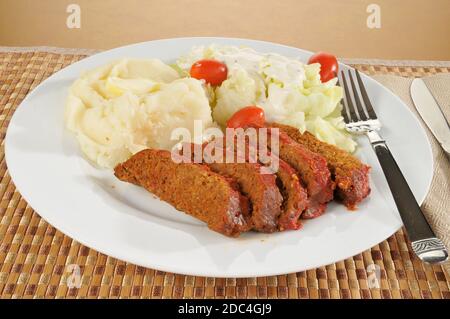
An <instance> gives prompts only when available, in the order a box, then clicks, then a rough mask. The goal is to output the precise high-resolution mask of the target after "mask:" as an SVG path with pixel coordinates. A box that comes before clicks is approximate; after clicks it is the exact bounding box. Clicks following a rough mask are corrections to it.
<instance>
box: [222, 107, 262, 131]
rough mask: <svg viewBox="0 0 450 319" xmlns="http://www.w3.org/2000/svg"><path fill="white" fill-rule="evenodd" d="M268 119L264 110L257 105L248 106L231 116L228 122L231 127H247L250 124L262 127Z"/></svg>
mask: <svg viewBox="0 0 450 319" xmlns="http://www.w3.org/2000/svg"><path fill="white" fill-rule="evenodd" d="M265 122H266V119H265V117H264V110H263V109H262V108H260V107H257V106H246V107H244V108H242V109H240V110H239V111H237V112H236V113H234V114H233V116H231V117H230V119H229V120H228V122H227V127H229V128H239V127H242V128H245V127H248V126H256V127H262V126H264V123H265Z"/></svg>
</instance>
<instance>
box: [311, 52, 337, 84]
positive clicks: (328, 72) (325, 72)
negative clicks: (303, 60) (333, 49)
mask: <svg viewBox="0 0 450 319" xmlns="http://www.w3.org/2000/svg"><path fill="white" fill-rule="evenodd" d="M312 63H319V64H320V80H321V81H322V82H323V83H325V82H327V81H329V80H331V79H333V78H335V77H336V76H337V73H338V62H337V59H336V57H335V56H334V55H332V54H329V53H325V52H318V53H316V54H314V55H313V56H312V57H310V58H309V60H308V64H312Z"/></svg>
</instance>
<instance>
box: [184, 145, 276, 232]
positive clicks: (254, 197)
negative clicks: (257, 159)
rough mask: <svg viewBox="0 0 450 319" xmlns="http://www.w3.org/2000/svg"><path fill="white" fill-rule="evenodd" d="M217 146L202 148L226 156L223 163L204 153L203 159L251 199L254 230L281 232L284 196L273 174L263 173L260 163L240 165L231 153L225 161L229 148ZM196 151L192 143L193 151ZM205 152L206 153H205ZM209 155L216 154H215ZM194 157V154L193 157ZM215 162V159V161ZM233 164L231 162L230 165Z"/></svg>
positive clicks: (245, 162) (243, 161) (204, 146)
mask: <svg viewBox="0 0 450 319" xmlns="http://www.w3.org/2000/svg"><path fill="white" fill-rule="evenodd" d="M222 141H223V144H219V145H217V144H216V143H217V140H216V141H212V142H209V143H205V144H203V145H202V149H203V150H205V149H206V148H207V147H208V148H211V149H214V150H217V151H219V152H221V153H222V154H223V160H217V158H211V157H208V155H207V154H203V155H204V156H203V160H204V162H205V164H206V165H208V166H209V167H210V168H211V170H212V171H214V172H216V173H218V174H221V175H223V176H226V177H228V178H231V179H233V180H235V181H236V182H237V183H238V184H239V189H240V191H241V192H242V193H243V194H244V195H245V196H247V197H248V198H249V200H250V204H251V224H252V228H253V230H256V231H259V232H264V233H272V232H274V231H276V230H277V229H278V217H279V216H280V214H281V204H282V202H283V197H282V195H281V193H280V190H279V189H278V186H277V183H276V176H275V175H274V174H262V173H261V172H262V170H261V168H262V166H261V164H259V163H250V162H248V161H246V159H245V158H242V159H241V162H238V160H237V154H236V153H235V152H230V154H231V155H230V156H231V157H230V158H229V160H228V162H229V163H227V162H226V161H225V158H226V156H227V155H226V152H227V145H226V143H225V140H222ZM194 149H195V145H194V144H192V147H191V150H194ZM205 153H206V152H205ZM210 155H213V156H214V155H215V152H212V154H210ZM192 156H193V157H194V155H192ZM215 159H216V160H215ZM230 162H231V163H230Z"/></svg>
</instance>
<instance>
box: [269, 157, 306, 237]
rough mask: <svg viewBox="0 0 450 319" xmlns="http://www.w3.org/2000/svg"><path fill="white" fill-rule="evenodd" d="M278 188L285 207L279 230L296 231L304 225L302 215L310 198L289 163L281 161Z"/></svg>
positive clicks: (279, 220) (279, 221) (280, 218)
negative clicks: (301, 219)
mask: <svg viewBox="0 0 450 319" xmlns="http://www.w3.org/2000/svg"><path fill="white" fill-rule="evenodd" d="M276 174H277V181H278V187H279V189H280V190H281V194H282V195H283V205H282V211H281V214H280V217H279V218H278V230H280V231H283V230H291V229H292V230H296V229H299V228H300V227H301V226H302V224H301V222H300V220H299V219H300V215H301V214H302V213H303V211H305V209H306V208H307V207H308V204H309V203H308V197H307V193H306V190H305V188H304V187H303V186H302V185H301V183H300V179H299V176H298V175H297V172H296V171H295V170H294V169H293V168H292V166H290V165H289V164H288V163H286V162H285V161H283V160H282V159H280V160H279V168H278V171H277V173H276Z"/></svg>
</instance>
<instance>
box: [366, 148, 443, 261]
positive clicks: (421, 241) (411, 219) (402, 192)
mask: <svg viewBox="0 0 450 319" xmlns="http://www.w3.org/2000/svg"><path fill="white" fill-rule="evenodd" d="M372 147H373V149H374V150H375V153H376V155H377V157H378V161H379V162H380V164H381V167H382V169H383V172H384V175H385V176H386V180H387V182H388V184H389V188H390V189H391V192H392V195H393V197H394V201H395V204H396V205H397V209H398V211H399V213H400V217H401V219H402V221H403V224H404V225H405V228H406V231H407V233H408V237H409V239H410V240H411V244H412V248H413V250H414V252H415V253H416V255H417V256H418V257H419V258H420V259H421V260H423V261H425V262H428V263H440V262H444V261H445V260H447V257H448V253H447V250H446V249H445V246H444V244H443V243H442V242H441V240H439V239H438V238H436V235H435V234H434V232H433V230H432V229H431V227H430V225H429V224H428V222H427V220H426V219H425V216H424V215H423V213H422V210H421V209H420V206H419V204H418V203H417V201H416V199H415V197H414V194H413V193H412V191H411V189H410V187H409V185H408V183H407V182H406V179H405V177H404V176H403V174H402V172H401V170H400V168H399V167H398V165H397V162H396V161H395V159H394V157H393V156H392V153H391V151H390V150H389V148H388V146H387V145H386V142H385V141H383V140H379V141H376V142H374V143H372Z"/></svg>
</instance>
